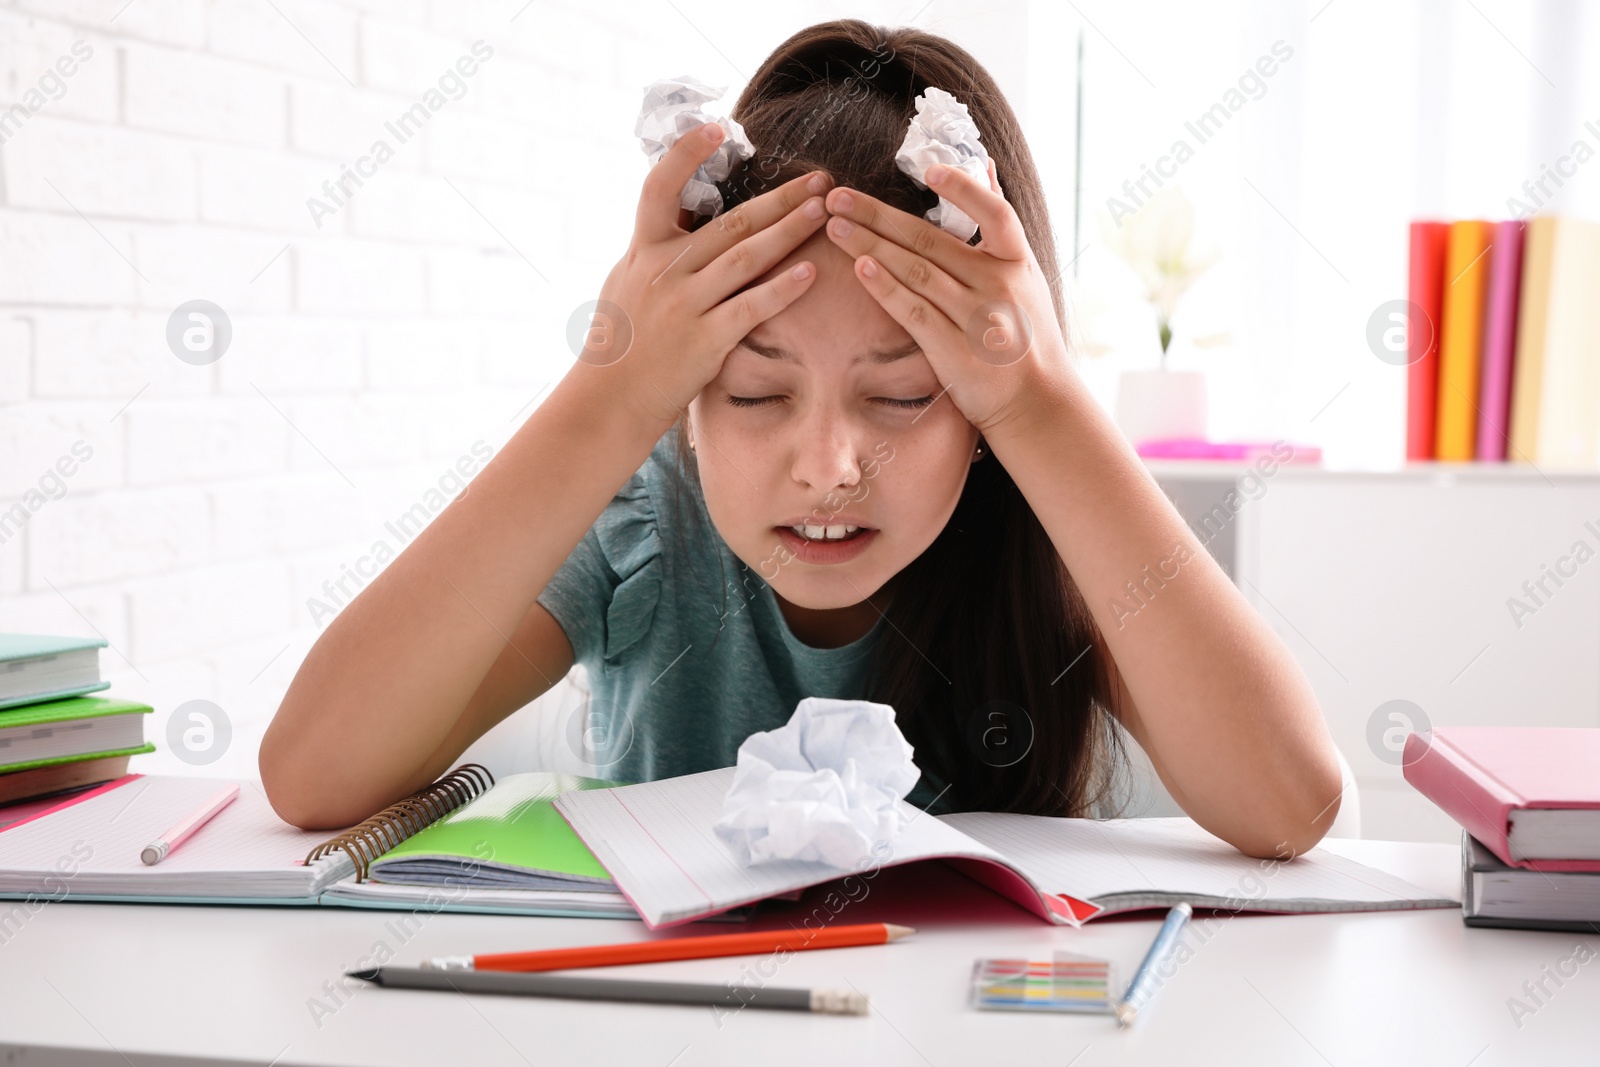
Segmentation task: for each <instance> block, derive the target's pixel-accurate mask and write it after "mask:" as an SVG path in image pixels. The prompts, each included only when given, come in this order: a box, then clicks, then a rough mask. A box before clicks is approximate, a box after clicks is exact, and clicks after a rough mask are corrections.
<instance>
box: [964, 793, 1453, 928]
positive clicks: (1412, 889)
mask: <svg viewBox="0 0 1600 1067" xmlns="http://www.w3.org/2000/svg"><path fill="white" fill-rule="evenodd" d="M939 820H940V821H941V822H944V823H948V824H949V825H950V826H952V827H955V828H956V829H958V830H961V831H962V832H964V833H965V834H967V835H968V836H969V837H973V838H975V839H977V840H979V841H982V842H984V843H985V844H987V845H989V846H990V847H991V848H993V849H994V850H995V851H997V852H999V853H1000V854H1002V855H1004V856H1005V857H1006V859H1008V860H1009V861H1010V862H1011V863H1012V865H1013V866H1015V867H1017V868H1018V869H1019V870H1021V871H1022V872H1023V873H1024V874H1026V875H1027V876H1028V877H1029V878H1030V879H1031V880H1032V881H1033V882H1034V883H1035V884H1036V885H1038V886H1039V887H1040V888H1042V889H1043V890H1044V891H1045V892H1047V893H1065V894H1067V895H1069V896H1073V897H1076V898H1077V899H1079V900H1087V901H1090V902H1093V903H1096V904H1099V905H1100V906H1101V907H1103V908H1106V909H1107V910H1108V911H1125V910H1129V909H1133V908H1148V907H1163V906H1168V905H1171V904H1176V903H1177V902H1179V901H1180V900H1187V901H1189V902H1190V903H1191V904H1198V905H1202V906H1206V905H1210V906H1216V907H1223V906H1226V907H1228V908H1230V909H1235V910H1236V909H1239V908H1241V907H1248V908H1253V909H1259V910H1263V911H1295V912H1314V911H1368V910H1387V909H1391V908H1428V907H1446V906H1449V907H1453V906H1455V905H1456V904H1457V902H1456V901H1453V900H1443V899H1441V898H1439V897H1436V896H1434V895H1432V894H1430V893H1426V892H1424V891H1423V890H1421V889H1418V888H1417V887H1416V886H1414V885H1412V884H1411V883H1409V882H1407V881H1404V880H1403V879H1400V878H1396V877H1395V876H1394V875H1391V874H1387V873H1385V872H1383V871H1379V870H1376V869H1374V868H1372V867H1368V866H1366V865H1365V864H1361V863H1357V862H1356V861H1354V860H1350V859H1346V858H1344V857H1343V856H1337V855H1334V854H1333V853H1331V852H1328V851H1326V850H1324V849H1320V848H1316V849H1312V850H1311V851H1310V852H1307V853H1305V854H1304V855H1301V856H1297V857H1296V858H1295V859H1294V860H1292V861H1290V862H1284V863H1275V862H1273V861H1271V860H1259V859H1255V858H1252V857H1250V856H1246V855H1244V854H1243V853H1241V852H1239V851H1238V850H1237V849H1235V848H1234V847H1233V846H1232V845H1229V844H1228V843H1227V842H1225V841H1222V840H1220V839H1219V838H1216V837H1214V836H1212V835H1211V834H1209V833H1207V832H1206V831H1205V830H1203V829H1201V828H1200V827H1199V826H1198V825H1196V824H1195V823H1194V822H1193V821H1192V820H1190V819H1183V818H1178V819H1107V820H1103V821H1096V820H1089V819H1052V818H1046V817H1043V816H1036V815H1010V814H1003V813H995V812H969V813H961V814H955V815H942V816H939Z"/></svg>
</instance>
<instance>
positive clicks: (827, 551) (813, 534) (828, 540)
mask: <svg viewBox="0 0 1600 1067" xmlns="http://www.w3.org/2000/svg"><path fill="white" fill-rule="evenodd" d="M773 530H774V531H775V532H776V533H777V535H778V539H779V540H780V541H782V542H783V544H784V546H785V547H786V548H788V549H789V551H791V552H793V553H794V554H795V558H796V559H799V560H800V561H801V562H803V563H816V564H830V563H843V562H845V561H846V560H850V559H854V558H855V557H857V556H859V555H860V554H861V553H862V552H865V551H866V549H867V546H868V545H870V544H871V543H872V542H873V540H874V539H875V538H876V537H877V536H878V531H877V530H875V529H872V528H871V527H868V526H850V525H846V524H844V523H836V524H833V525H830V526H811V525H804V526H799V527H795V526H774V527H773Z"/></svg>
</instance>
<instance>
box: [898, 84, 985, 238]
mask: <svg viewBox="0 0 1600 1067" xmlns="http://www.w3.org/2000/svg"><path fill="white" fill-rule="evenodd" d="M916 104H917V113H916V114H915V115H913V116H912V117H911V122H910V125H909V126H908V127H907V128H906V136H905V140H903V141H901V142H900V149H899V151H897V152H896V153H895V154H894V162H895V166H897V167H899V168H900V170H901V171H903V172H904V173H906V174H908V175H910V177H911V180H912V181H914V182H916V183H917V184H918V185H920V186H922V188H924V189H926V188H927V187H928V183H927V182H925V181H923V180H922V179H923V176H924V175H925V174H927V173H928V168H929V167H931V166H933V165H934V164H935V163H943V164H946V165H948V166H952V167H959V168H960V169H961V170H964V171H966V172H967V173H968V174H970V175H972V176H973V177H974V178H976V179H978V180H979V181H980V182H982V183H983V184H984V185H985V186H987V185H988V184H989V153H988V152H987V151H985V150H984V147H983V143H982V142H981V141H980V140H979V139H978V126H977V124H976V123H975V122H973V121H972V116H971V115H970V114H968V113H967V105H966V104H963V103H962V102H961V101H959V100H957V99H956V98H955V97H954V96H951V95H950V94H949V93H947V92H945V91H944V90H943V89H940V88H938V87H937V86H933V85H930V86H928V88H927V89H926V90H925V91H924V92H923V93H922V95H921V96H919V97H917V101H916ZM924 218H926V219H927V220H928V221H929V222H931V223H933V224H934V225H935V226H938V227H940V228H941V229H944V230H947V231H949V232H950V233H953V234H955V235H956V236H957V237H959V238H961V239H962V240H963V241H966V240H969V239H970V238H971V237H972V235H973V234H975V233H977V232H978V224H977V223H976V222H974V221H973V220H972V218H971V217H970V216H968V215H967V213H966V212H964V211H962V210H961V209H960V208H958V207H956V206H955V205H954V204H952V203H951V202H950V201H948V200H946V199H945V198H944V197H942V196H941V197H940V198H939V203H938V204H937V205H936V206H934V207H932V208H929V209H928V212H927V214H926V215H925V216H924Z"/></svg>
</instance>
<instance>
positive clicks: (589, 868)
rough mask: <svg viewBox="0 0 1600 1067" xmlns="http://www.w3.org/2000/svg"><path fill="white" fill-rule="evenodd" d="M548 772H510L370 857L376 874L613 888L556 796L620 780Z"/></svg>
mask: <svg viewBox="0 0 1600 1067" xmlns="http://www.w3.org/2000/svg"><path fill="white" fill-rule="evenodd" d="M618 784H620V783H618V782H609V781H605V780H603V779H599V778H580V777H578V776H576V775H570V774H549V773H543V772H536V773H528V774H511V775H507V776H506V777H504V778H502V779H500V780H499V781H498V782H496V783H495V784H494V786H493V787H492V788H491V789H489V791H488V792H486V793H484V794H483V795H482V796H480V797H477V798H476V799H474V800H472V801H471V802H469V803H467V804H465V805H463V806H462V807H460V808H457V809H456V810H455V811H453V812H451V813H450V814H449V815H447V816H445V817H444V818H443V819H440V820H439V821H438V822H436V823H434V824H433V825H431V826H428V827H426V828H424V829H422V830H420V831H418V832H417V833H416V834H415V835H413V836H412V837H410V838H407V839H406V840H405V841H402V842H400V843H399V844H398V845H396V846H395V847H394V848H391V849H389V850H388V851H387V852H385V853H384V854H383V855H382V856H380V857H379V858H378V859H377V860H375V861H373V864H372V868H371V877H372V878H373V879H374V880H376V881H379V882H386V883H389V884H398V885H422V886H444V887H449V886H460V887H462V888H473V889H545V890H568V891H573V892H607V893H614V892H615V891H616V889H615V884H614V883H613V882H612V880H611V876H610V875H609V874H607V873H606V869H605V868H604V867H602V866H600V861H599V860H597V859H595V858H594V853H592V852H590V851H589V848H588V846H586V845H585V844H584V843H583V842H582V841H581V840H579V838H578V835H577V834H575V833H573V831H572V827H571V826H569V825H567V820H566V819H564V818H562V816H561V813H560V812H558V811H556V809H555V807H554V805H552V803H551V801H553V800H554V799H555V798H556V797H557V796H559V795H560V794H562V793H565V792H568V791H570V790H574V789H607V788H610V787H611V786H615V785H618Z"/></svg>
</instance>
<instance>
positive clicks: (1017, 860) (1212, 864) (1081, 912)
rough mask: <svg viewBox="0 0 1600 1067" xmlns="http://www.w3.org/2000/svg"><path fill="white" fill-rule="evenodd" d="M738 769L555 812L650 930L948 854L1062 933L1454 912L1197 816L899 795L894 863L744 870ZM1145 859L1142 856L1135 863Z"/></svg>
mask: <svg viewBox="0 0 1600 1067" xmlns="http://www.w3.org/2000/svg"><path fill="white" fill-rule="evenodd" d="M733 775H734V768H732V767H724V768H720V769H717V770H711V771H704V772H701V773H699V774H689V775H684V776H682V777H678V778H667V779H663V780H661V781H656V782H645V783H641V784H639V785H627V786H619V787H617V788H614V789H590V790H584V791H581V792H569V793H563V794H562V795H561V796H559V797H557V798H556V800H555V806H556V810H557V811H559V812H560V813H561V814H562V815H564V816H566V818H567V821H568V822H570V823H571V824H572V827H573V829H574V830H576V831H577V833H578V836H579V837H581V838H582V839H583V842H584V843H585V844H586V845H588V846H589V848H590V849H591V850H592V851H593V852H594V854H595V856H596V857H597V858H598V859H599V860H600V862H601V864H602V865H603V866H604V867H605V869H606V870H607V871H609V872H610V873H611V876H612V877H613V878H614V879H615V880H616V884H617V888H618V889H620V890H621V891H622V893H623V895H624V896H626V897H627V898H628V900H629V901H631V902H632V904H633V906H634V907H635V908H637V909H638V912H639V915H640V917H641V918H642V919H643V920H644V921H645V923H646V924H647V925H649V926H650V927H652V928H655V927H663V926H672V925H676V924H678V923H683V922H689V921H692V920H696V919H704V918H707V917H710V916H713V915H716V914H718V913H719V912H723V911H726V910H727V909H729V908H733V907H738V906H741V905H745V904H750V903H753V902H755V901H758V900H763V899H766V898H769V897H773V896H777V895H780V894H784V893H791V892H793V891H795V890H798V889H804V888H806V887H809V886H813V885H820V884H822V883H824V882H831V881H835V880H837V879H841V878H846V877H848V876H850V875H852V874H855V875H859V876H865V877H871V876H872V875H873V874H875V873H876V871H877V869H878V868H880V867H888V866H898V865H900V864H904V863H913V862H918V861H923V860H941V861H944V862H946V863H948V864H950V865H952V866H954V867H955V868H956V869H957V870H960V871H961V872H962V873H964V874H966V875H968V876H969V877H971V878H972V879H973V880H975V881H977V882H979V883H980V884H982V885H985V886H988V887H989V888H991V889H993V890H995V891H996V892H998V893H1001V894H1002V895H1004V896H1006V897H1008V898H1010V899H1011V900H1012V901H1014V902H1016V903H1017V904H1019V905H1021V906H1022V907H1023V908H1025V909H1027V910H1028V911H1030V912H1032V913H1033V914H1035V915H1037V916H1039V917H1040V918H1042V919H1044V920H1046V921H1047V922H1051V923H1055V924H1058V925H1068V926H1078V925H1081V924H1082V923H1084V922H1086V921H1088V920H1090V919H1094V918H1098V917H1100V916H1105V915H1114V914H1116V913H1118V912H1126V911H1137V910H1142V909H1145V908H1159V907H1170V906H1172V905H1173V904H1176V903H1178V902H1179V901H1188V902H1189V903H1190V904H1191V905H1193V906H1194V907H1196V908H1205V907H1211V908H1223V909H1227V910H1232V911H1239V910H1249V911H1261V912H1325V911H1374V910H1390V909H1402V908H1436V907H1437V908H1443V907H1455V906H1456V905H1457V904H1458V903H1459V901H1455V900H1445V899H1442V898H1439V897H1436V896H1433V895H1431V894H1429V893H1427V892H1425V891H1423V890H1421V889H1418V888H1417V887H1415V886H1413V885H1411V884H1410V883H1408V882H1405V881H1403V880H1401V879H1399V878H1395V877H1394V876H1392V875H1389V874H1387V873H1385V872H1383V871H1378V870H1374V869H1373V868H1371V867H1367V866H1365V865H1364V864H1360V863H1356V862H1355V861H1353V860H1348V859H1345V858H1343V857H1341V856H1337V855H1334V854H1332V853H1330V852H1327V851H1325V850H1323V849H1312V850H1311V851H1310V852H1307V853H1305V854H1303V855H1301V856H1298V857H1295V858H1294V859H1292V860H1288V861H1286V862H1282V863H1278V864H1276V865H1273V866H1272V870H1271V873H1270V875H1269V874H1266V873H1264V870H1265V868H1264V867H1263V861H1262V860H1259V859H1255V858H1252V857H1250V856H1246V855H1244V854H1243V853H1241V852H1239V851H1238V850H1237V849H1235V848H1233V847H1232V846H1231V845H1228V844H1226V843H1224V842H1223V841H1221V840H1219V839H1218V838H1216V837H1213V836H1212V835H1211V834H1209V833H1207V832H1206V831H1204V830H1203V829H1201V828H1200V827H1199V826H1198V825H1196V824H1195V823H1194V822H1193V821H1191V820H1189V819H1157V818H1152V819H1110V820H1103V821H1096V820H1090V819H1058V818H1048V817H1045V816H1033V815H1013V814H1005V813H998V812H969V813H960V814H951V815H939V816H933V815H928V814H927V813H926V812H923V811H921V810H919V809H917V808H916V807H914V806H912V805H910V804H907V803H906V802H905V801H901V802H900V805H901V815H902V820H903V822H902V827H901V829H900V830H899V832H898V833H897V834H896V836H895V837H894V838H893V839H892V840H891V841H890V843H889V847H888V849H887V856H888V858H887V859H886V860H883V861H881V862H880V861H879V860H873V861H872V862H871V863H870V864H868V865H866V866H864V867H861V868H856V869H845V868H839V867H833V866H830V865H828V864H824V863H814V862H801V861H792V860H791V861H782V862H774V863H758V864H748V865H747V864H744V863H742V862H740V861H739V860H738V859H737V858H736V856H735V853H734V852H733V851H732V849H731V848H729V846H728V845H727V844H726V842H724V841H723V840H722V839H721V838H720V837H718V835H717V833H716V831H715V829H714V827H715V824H716V822H717V820H718V818H720V817H721V815H722V802H723V798H724V797H725V796H726V794H727V792H728V787H729V785H730V784H731V783H732V781H733ZM1134 856H1136V857H1138V858H1137V861H1134V860H1131V859H1130V858H1129V857H1134Z"/></svg>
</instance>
